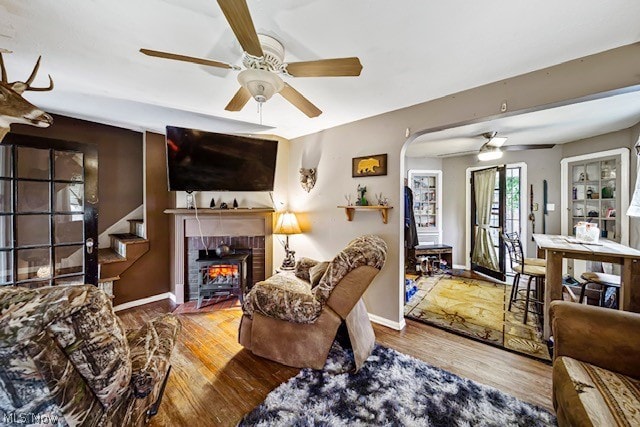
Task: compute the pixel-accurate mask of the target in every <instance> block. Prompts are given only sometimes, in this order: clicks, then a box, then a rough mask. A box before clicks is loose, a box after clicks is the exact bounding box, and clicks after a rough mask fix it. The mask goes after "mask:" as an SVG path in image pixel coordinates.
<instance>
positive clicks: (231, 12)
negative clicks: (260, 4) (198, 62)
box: [218, 0, 264, 57]
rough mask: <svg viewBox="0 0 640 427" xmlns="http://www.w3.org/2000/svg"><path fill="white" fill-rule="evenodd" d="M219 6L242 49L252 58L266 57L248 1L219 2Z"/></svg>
mask: <svg viewBox="0 0 640 427" xmlns="http://www.w3.org/2000/svg"><path fill="white" fill-rule="evenodd" d="M218 4H219V5H220V9H222V13H224V16H225V18H227V22H229V25H230V26H231V29H232V30H233V33H234V34H235V35H236V38H237V39H238V42H240V46H242V49H244V51H245V52H247V53H248V54H249V55H252V56H257V57H261V56H264V53H263V52H262V46H260V40H258V33H256V28H255V27H254V26H253V20H252V19H251V13H249V7H248V6H247V2H246V0H218Z"/></svg>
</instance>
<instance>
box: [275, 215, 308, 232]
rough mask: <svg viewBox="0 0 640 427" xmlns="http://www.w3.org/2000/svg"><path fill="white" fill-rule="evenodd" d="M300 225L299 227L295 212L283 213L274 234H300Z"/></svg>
mask: <svg viewBox="0 0 640 427" xmlns="http://www.w3.org/2000/svg"><path fill="white" fill-rule="evenodd" d="M300 233H302V230H300V225H298V219H297V218H296V215H295V214H294V213H293V212H283V213H281V214H280V216H279V217H278V221H277V222H276V228H275V229H274V230H273V234H300Z"/></svg>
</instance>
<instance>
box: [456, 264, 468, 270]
mask: <svg viewBox="0 0 640 427" xmlns="http://www.w3.org/2000/svg"><path fill="white" fill-rule="evenodd" d="M453 268H455V269H458V270H466V269H467V267H466V266H464V265H462V264H453Z"/></svg>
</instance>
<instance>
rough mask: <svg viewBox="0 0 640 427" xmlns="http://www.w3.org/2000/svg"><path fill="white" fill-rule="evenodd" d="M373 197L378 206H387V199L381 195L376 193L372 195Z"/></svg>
mask: <svg viewBox="0 0 640 427" xmlns="http://www.w3.org/2000/svg"><path fill="white" fill-rule="evenodd" d="M374 196H375V198H376V203H378V206H389V199H388V198H386V197H384V196H383V195H382V193H380V194H377V193H376V194H374Z"/></svg>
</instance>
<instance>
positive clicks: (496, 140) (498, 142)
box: [487, 136, 507, 148]
mask: <svg viewBox="0 0 640 427" xmlns="http://www.w3.org/2000/svg"><path fill="white" fill-rule="evenodd" d="M505 142H507V138H505V137H499V136H496V137H493V138H491V140H490V141H489V142H487V145H488V146H489V147H498V148H500V147H502V146H503V145H504V143H505Z"/></svg>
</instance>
